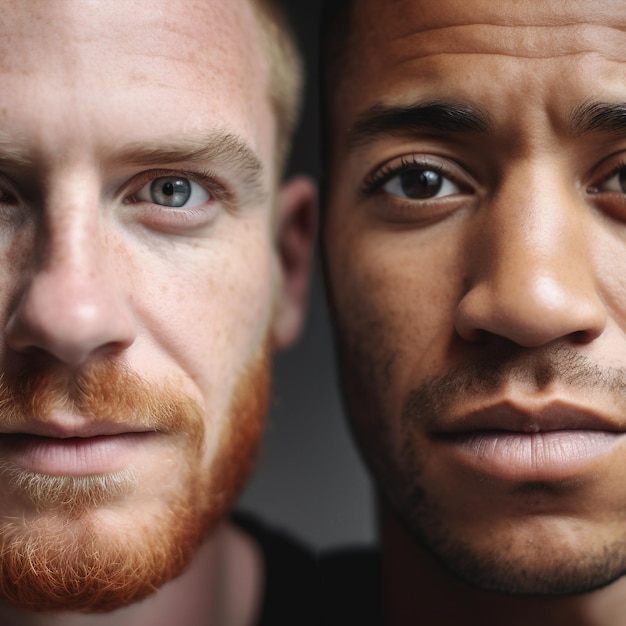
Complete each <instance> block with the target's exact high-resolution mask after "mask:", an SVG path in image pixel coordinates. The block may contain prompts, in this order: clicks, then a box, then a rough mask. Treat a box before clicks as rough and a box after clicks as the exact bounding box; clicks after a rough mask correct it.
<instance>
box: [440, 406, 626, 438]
mask: <svg viewBox="0 0 626 626" xmlns="http://www.w3.org/2000/svg"><path fill="white" fill-rule="evenodd" d="M625 429H626V424H623V423H620V422H619V421H618V420H616V419H614V418H613V419H612V418H611V417H609V416H606V415H603V414H601V413H598V412H595V411H593V410H591V409H589V408H587V407H581V406H577V405H574V404H569V403H567V402H562V401H555V402H550V403H547V404H541V405H533V404H532V403H530V404H520V403H517V402H513V401H504V402H499V403H497V404H493V405H490V406H487V407H484V408H479V409H476V410H470V411H468V412H466V413H464V414H462V415H460V416H458V417H454V418H450V419H449V420H445V421H444V422H443V423H441V422H440V423H439V424H437V428H436V432H437V433H438V434H441V435H455V434H460V433H468V432H476V431H504V432H512V433H522V434H531V433H540V432H551V431H557V430H604V431H613V432H622V431H624V430H625Z"/></svg>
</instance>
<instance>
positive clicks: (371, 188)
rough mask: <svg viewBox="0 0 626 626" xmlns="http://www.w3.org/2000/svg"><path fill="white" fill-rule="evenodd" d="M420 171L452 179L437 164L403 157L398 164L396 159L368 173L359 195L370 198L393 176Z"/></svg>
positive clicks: (414, 157)
mask: <svg viewBox="0 0 626 626" xmlns="http://www.w3.org/2000/svg"><path fill="white" fill-rule="evenodd" d="M420 169H421V170H429V171H431V172H435V173H436V174H439V175H440V176H445V177H446V178H452V177H451V176H450V175H449V174H447V172H446V170H445V168H444V167H443V166H442V165H441V164H439V163H433V162H431V161H427V160H426V159H423V158H420V157H417V156H415V155H413V156H410V157H406V156H404V157H401V158H400V161H399V162H398V160H397V159H395V160H393V161H389V162H387V163H385V164H384V165H382V166H381V167H379V168H377V169H375V170H374V171H373V172H371V173H369V174H368V175H367V176H366V177H365V180H364V181H363V185H362V187H361V193H362V194H363V195H365V196H371V195H373V194H375V193H377V192H378V191H380V190H381V189H382V188H383V187H384V186H385V185H386V184H387V183H388V182H389V181H390V180H391V179H392V178H394V177H395V176H398V175H400V174H402V173H404V172H409V171H411V170H420Z"/></svg>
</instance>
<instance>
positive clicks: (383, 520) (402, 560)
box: [379, 499, 626, 626]
mask: <svg viewBox="0 0 626 626" xmlns="http://www.w3.org/2000/svg"><path fill="white" fill-rule="evenodd" d="M379 511H380V533H381V544H382V550H383V581H384V582H383V606H384V615H385V621H384V623H385V624H386V625H388V626H409V625H411V626H413V624H415V623H420V624H423V625H424V626H432V625H435V624H436V625H437V626H457V625H458V624H463V625H464V626H501V625H502V624H506V625H507V626H527V625H528V624H533V623H535V624H550V625H551V626H621V625H622V624H623V623H624V615H625V614H626V577H624V578H622V579H620V580H618V581H616V582H615V583H613V584H612V585H609V586H608V587H606V588H604V589H601V590H598V591H594V592H591V593H586V594H581V595H577V596H523V595H507V594H499V593H492V592H487V591H483V590H480V589H478V588H476V587H473V586H471V585H469V584H466V583H464V582H462V581H461V580H459V579H457V578H456V577H455V576H453V575H452V574H450V573H449V572H448V571H447V570H445V569H444V568H443V567H442V566H441V565H439V563H437V562H436V561H435V560H434V559H433V557H432V556H431V555H430V553H428V552H427V551H426V550H425V549H424V548H423V547H422V546H421V545H419V544H418V543H417V542H416V541H415V540H414V539H413V538H412V537H411V536H410V535H409V534H408V533H407V532H406V531H405V529H404V528H403V527H402V525H401V524H400V523H399V521H398V519H397V518H396V516H395V514H394V513H393V512H392V511H391V509H390V508H389V506H388V505H387V504H386V503H385V502H384V501H382V499H381V501H380V506H379Z"/></svg>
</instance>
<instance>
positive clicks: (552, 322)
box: [455, 170, 607, 347]
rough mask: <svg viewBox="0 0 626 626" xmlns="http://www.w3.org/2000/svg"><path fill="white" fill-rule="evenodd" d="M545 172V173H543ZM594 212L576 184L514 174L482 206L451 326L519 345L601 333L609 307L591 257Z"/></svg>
mask: <svg viewBox="0 0 626 626" xmlns="http://www.w3.org/2000/svg"><path fill="white" fill-rule="evenodd" d="M544 171H547V170H544ZM593 220H594V217H593V213H592V212H591V211H590V210H589V207H588V206H587V205H586V203H585V202H584V200H583V199H582V198H581V197H580V195H579V192H578V190H577V189H576V188H575V186H574V185H567V184H564V183H563V182H560V181H559V179H558V176H545V175H543V171H542V172H541V173H539V174H538V173H537V172H535V171H526V172H524V171H523V170H522V171H518V172H516V175H515V177H514V179H512V180H509V181H504V182H503V183H502V185H501V186H500V188H499V189H498V192H497V194H496V195H495V196H494V198H493V200H492V201H491V202H490V203H489V204H488V206H486V208H484V210H483V209H481V210H480V217H479V218H476V221H475V223H474V224H473V225H472V231H471V233H470V236H469V239H468V242H467V254H468V258H467V265H466V267H467V268H468V274H467V277H466V281H467V284H466V287H465V289H466V291H465V293H464V295H463V297H462V299H461V300H460V302H459V304H458V307H457V310H456V319H455V324H456V330H457V332H458V334H459V335H460V336H461V337H462V338H464V339H465V340H467V341H483V340H485V339H487V338H489V337H491V336H499V337H501V338H505V339H507V340H510V341H512V342H514V343H516V344H518V345H521V346H524V347H538V346H541V345H544V344H547V343H550V342H552V341H555V340H558V339H563V338H568V339H569V340H571V341H575V342H582V343H586V342H590V341H592V340H593V339H595V338H597V337H598V336H600V335H601V334H602V332H603V331H604V329H605V326H606V321H607V311H606V308H605V305H604V302H603V301H602V298H601V296H600V292H599V285H598V281H597V278H596V271H595V270H596V268H595V265H594V260H593V250H592V246H594V245H595V244H594V243H593V237H592V236H591V235H592V233H593Z"/></svg>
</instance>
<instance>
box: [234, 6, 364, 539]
mask: <svg viewBox="0 0 626 626" xmlns="http://www.w3.org/2000/svg"><path fill="white" fill-rule="evenodd" d="M320 4H321V3H320V2H319V1H315V0H307V1H306V2H297V3H296V2H289V3H288V4H287V7H286V8H287V10H288V12H289V13H290V14H291V17H292V20H293V22H294V26H295V28H296V30H297V32H298V35H299V38H300V41H301V45H302V47H303V49H304V52H305V55H306V59H307V74H308V85H307V93H306V100H305V108H304V112H303V120H302V123H301V125H300V129H299V131H298V133H297V136H296V145H295V148H294V153H293V156H292V160H291V164H290V166H289V171H290V172H303V173H307V174H309V175H312V176H314V177H315V178H317V177H318V175H319V169H320V168H319V120H318V115H317V97H318V95H317V93H318V92H317V78H318V68H317V27H318V13H319V7H320ZM238 508H241V509H243V510H248V511H252V512H254V513H256V514H258V515H259V517H261V518H263V519H264V520H266V521H268V522H270V523H271V524H273V525H276V526H278V527H282V528H286V529H288V530H290V531H292V532H293V533H294V534H296V535H298V536H299V537H301V538H303V539H304V540H305V541H306V542H308V543H309V544H310V545H312V546H313V547H315V548H319V549H325V548H331V547H336V546H339V545H347V544H354V543H369V542H371V541H373V538H374V516H373V508H372V503H371V493H370V486H369V482H368V479H367V477H366V475H365V472H364V469H363V466H362V464H361V461H360V459H359V458H358V457H357V453H356V451H355V449H354V446H353V444H352V441H351V439H350V435H349V433H348V431H347V428H346V425H345V420H344V418H343V415H342V407H341V401H340V398H339V393H338V389H337V380H336V374H335V366H334V362H333V348H332V345H331V334H330V330H329V323H328V315H327V311H326V308H325V303H324V293H323V285H322V278H321V273H320V271H319V262H318V263H317V264H316V269H315V275H314V281H313V289H312V293H311V310H310V312H309V317H308V323H307V326H306V329H305V332H304V335H303V336H302V338H301V340H300V342H299V343H298V345H297V346H295V347H294V348H293V349H291V350H289V351H288V352H285V353H280V354H278V355H277V356H276V357H275V361H274V393H273V402H272V405H271V407H270V412H269V416H268V429H267V431H266V434H265V438H264V443H263V448H262V452H261V457H260V460H259V465H258V467H257V471H256V474H255V476H254V477H253V479H252V481H251V482H250V483H249V485H248V487H247V488H246V490H245V491H244V493H243V495H242V497H241V498H240V500H239V503H238Z"/></svg>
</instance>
